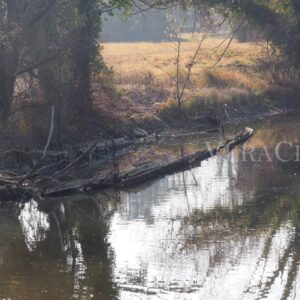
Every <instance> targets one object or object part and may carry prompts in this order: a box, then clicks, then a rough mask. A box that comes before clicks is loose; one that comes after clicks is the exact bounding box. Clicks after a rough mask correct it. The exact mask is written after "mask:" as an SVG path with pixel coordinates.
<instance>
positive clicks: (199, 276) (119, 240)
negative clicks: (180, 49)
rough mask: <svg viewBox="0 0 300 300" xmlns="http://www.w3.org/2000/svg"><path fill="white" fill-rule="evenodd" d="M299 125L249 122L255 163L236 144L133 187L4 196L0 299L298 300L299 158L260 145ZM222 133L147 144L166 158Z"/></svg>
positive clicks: (288, 135)
mask: <svg viewBox="0 0 300 300" xmlns="http://www.w3.org/2000/svg"><path fill="white" fill-rule="evenodd" d="M250 125H251V124H250ZM299 125H300V120H298V118H297V117H285V116H281V117H275V118H272V119H269V120H267V121H261V122H255V124H252V127H255V129H256V135H255V137H254V138H253V139H252V140H251V141H249V142H248V143H247V144H246V145H245V146H246V148H247V149H250V148H251V147H253V148H254V149H255V151H254V152H253V153H254V154H253V155H254V156H255V158H256V159H259V160H260V161H259V162H253V161H251V159H250V157H248V158H247V159H246V161H242V149H241V148H239V149H235V150H234V151H233V152H231V153H223V154H220V155H219V156H217V157H214V158H211V159H209V160H207V161H205V162H203V163H202V165H201V167H198V168H195V169H193V170H190V171H186V172H183V173H178V174H175V175H173V176H168V177H166V178H163V179H161V180H158V181H156V182H153V183H152V184H149V185H148V186H145V187H143V188H140V189H138V190H134V191H127V192H113V191H110V192H105V193H99V194H96V195H90V196H89V197H87V198H86V199H85V200H82V201H80V200H79V199H71V200H68V201H64V202H63V203H56V204H55V203H54V204H53V205H46V206H40V205H38V204H37V203H36V202H35V201H34V200H32V201H31V202H28V203H24V204H12V203H6V204H2V205H1V209H0V237H1V241H0V299H34V300H35V299H103V300H110V299H121V300H123V299H125V300H127V299H147V300H148V299H149V300H152V299H153V300H154V299H155V300H156V299H172V300H173V299H187V300H188V299H191V300H192V299H197V300H198V299H228V300H229V299H300V272H299V263H300V186H299V183H300V163H294V162H285V163H283V162H280V161H278V160H276V159H274V160H272V161H271V162H269V161H267V159H266V158H267V157H266V155H265V151H262V149H263V148H262V147H264V145H266V146H267V147H268V150H269V152H270V155H273V154H274V149H275V146H276V143H277V142H278V141H289V142H292V143H293V144H294V145H300V131H299ZM218 139H220V137H219V136H218V135H214V136H213V135H212V136H202V137H201V136H185V137H184V138H181V139H170V140H169V141H168V142H167V143H162V144H160V145H158V146H156V147H157V149H155V148H151V151H150V152H152V153H155V155H157V153H161V154H162V155H164V153H168V155H167V158H166V159H169V158H170V157H174V156H177V155H181V154H182V153H190V152H193V151H196V150H198V149H199V148H200V147H202V144H203V141H205V140H211V141H214V142H217V141H218ZM147 149H148V152H149V147H146V149H144V152H145V153H146V152H147ZM282 149H283V152H284V153H282V156H284V157H285V155H287V154H291V153H292V154H293V152H295V151H296V148H295V147H293V148H291V147H285V148H284V147H283V148H282ZM139 151H140V152H142V150H139ZM134 156H138V157H140V155H137V154H136V152H134V153H131V154H128V155H127V156H125V157H121V158H120V159H121V160H123V163H124V164H126V163H128V161H132V159H133V157H134ZM148 156H149V153H148V154H147V155H145V157H147V158H148Z"/></svg>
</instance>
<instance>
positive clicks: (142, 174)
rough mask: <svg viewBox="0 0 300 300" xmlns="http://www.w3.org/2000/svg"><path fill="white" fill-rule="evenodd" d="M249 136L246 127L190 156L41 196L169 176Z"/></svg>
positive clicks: (104, 175) (66, 186)
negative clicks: (232, 136)
mask: <svg viewBox="0 0 300 300" xmlns="http://www.w3.org/2000/svg"><path fill="white" fill-rule="evenodd" d="M252 135H253V129H251V128H246V129H245V131H243V132H242V133H240V134H238V135H237V136H236V137H235V138H234V139H232V140H230V141H227V142H226V143H225V144H224V145H222V146H220V147H218V148H215V149H212V150H203V151H198V152H196V153H194V154H192V155H188V156H185V157H183V158H181V159H179V160H176V161H173V162H171V163H162V162H157V161H154V162H147V163H144V164H140V165H138V166H136V167H135V168H133V169H131V170H130V171H128V172H126V173H123V174H122V173H121V174H113V172H106V173H100V174H98V175H96V176H95V177H93V178H92V179H90V180H81V181H74V183H73V184H72V183H67V184H64V185H63V186H62V187H61V188H59V187H58V188H55V191H54V190H53V189H52V190H46V191H45V193H44V194H43V196H45V197H51V196H55V195H56V196H57V195H59V196H62V195H63V194H64V193H68V194H69V193H72V191H74V186H75V187H76V188H75V190H77V191H78V190H80V191H86V190H102V189H107V188H111V187H117V188H120V189H122V188H128V187H133V186H136V185H140V184H143V183H146V182H147V181H151V180H154V179H157V178H161V177H164V176H166V175H171V174H174V173H176V172H180V171H185V170H189V169H191V168H193V167H196V166H198V165H200V164H201V162H202V161H204V160H206V159H208V158H210V157H212V156H215V155H216V154H217V153H218V152H220V151H221V150H223V149H227V150H228V151H231V150H232V149H233V148H234V147H236V146H237V145H240V144H242V143H244V142H246V141H247V140H248V139H249V138H250V137H251V136H252Z"/></svg>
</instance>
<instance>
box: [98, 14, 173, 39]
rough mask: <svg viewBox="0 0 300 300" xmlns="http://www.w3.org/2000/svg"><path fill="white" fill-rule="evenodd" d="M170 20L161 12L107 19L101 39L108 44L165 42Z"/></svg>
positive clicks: (104, 22)
mask: <svg viewBox="0 0 300 300" xmlns="http://www.w3.org/2000/svg"><path fill="white" fill-rule="evenodd" d="M167 27H168V18H167V16H166V14H165V13H164V12H162V11H159V10H151V11H147V12H146V13H143V14H136V15H133V16H130V17H127V18H126V17H121V18H120V16H114V17H107V18H106V19H105V20H104V21H103V25H102V33H101V39H102V40H104V41H108V42H126V41H129V42H135V41H163V40H165V39H166V34H165V32H166V29H167Z"/></svg>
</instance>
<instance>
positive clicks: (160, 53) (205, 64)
mask: <svg viewBox="0 0 300 300" xmlns="http://www.w3.org/2000/svg"><path fill="white" fill-rule="evenodd" d="M221 42H222V39H217V38H214V39H207V40H206V41H205V42H204V44H203V48H202V50H201V51H200V53H199V56H198V58H197V60H196V65H195V67H194V70H193V73H194V74H199V73H201V72H202V71H203V69H206V68H211V67H212V66H213V65H214V63H215V62H216V60H217V59H218V58H219V57H220V55H221V53H222V52H223V50H224V47H225V45H222V46H221V47H219V48H217V46H218V45H220V43H221ZM225 44H226V43H225ZM197 46H198V43H197V42H194V41H190V42H182V46H181V47H182V50H181V66H182V67H183V68H184V67H185V66H186V65H187V64H188V63H189V62H190V61H191V58H192V57H193V55H194V53H195V49H196V48H197ZM261 47H262V46H261V45H258V44H255V43H238V42H237V41H233V42H232V44H231V46H230V48H229V50H228V52H227V53H226V55H225V57H224V59H223V60H222V61H221V62H220V64H219V65H218V69H219V68H232V67H233V68H235V67H240V66H248V67H249V66H253V65H254V64H255V62H256V59H257V58H258V57H259V56H260V50H261ZM102 53H103V56H104V59H105V62H106V63H107V64H108V65H109V66H111V67H113V69H114V70H115V72H116V74H117V75H120V76H126V75H128V74H130V75H131V76H132V75H134V74H141V73H147V72H151V73H153V74H154V75H156V76H165V73H164V71H166V72H170V73H172V72H174V70H175V67H176V44H174V43H171V42H168V43H107V44H104V48H103V52H102ZM155 66H157V67H155ZM163 70H164V71H163Z"/></svg>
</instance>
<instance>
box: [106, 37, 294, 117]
mask: <svg viewBox="0 0 300 300" xmlns="http://www.w3.org/2000/svg"><path fill="white" fill-rule="evenodd" d="M222 42H223V39H221V38H216V37H215V38H212V37H210V38H208V39H206V40H205V41H204V43H203V45H202V48H201V51H200V52H199V55H198V57H197V59H196V63H195V65H194V67H193V69H192V74H191V77H190V80H189V82H188V85H187V88H186V90H185V92H184V96H183V99H182V100H183V104H182V107H183V109H184V110H185V112H186V114H188V115H190V116H191V117H193V118H194V117H197V116H198V115H199V114H200V113H201V112H205V111H209V110H214V107H215V108H217V107H219V106H220V105H222V103H231V104H232V109H233V110H234V109H235V108H236V107H244V106H245V107H246V106H250V107H251V106H253V105H258V106H259V105H260V101H262V99H263V101H265V99H266V102H265V103H264V104H266V105H268V103H267V102H268V101H269V100H270V101H271V102H272V101H273V102H274V103H275V102H276V101H277V102H278V100H279V102H282V101H281V100H284V99H281V98H283V96H284V98H285V99H287V101H289V100H290V99H291V98H293V97H294V95H293V94H291V92H290V89H289V88H288V89H284V88H282V87H278V86H275V85H270V83H269V80H268V79H267V78H266V76H265V75H264V74H261V73H258V71H256V69H257V68H256V66H257V64H258V61H259V59H261V58H262V55H263V50H264V46H265V45H264V43H239V42H238V41H236V40H234V41H233V42H232V43H231V45H230V47H229V49H228V50H227V52H226V54H225V55H224V57H223V59H222V60H221V61H220V62H219V64H218V65H217V66H215V67H214V65H215V63H216V61H218V59H219V58H220V56H222V53H223V52H224V49H225V48H226V45H227V42H224V43H222ZM198 44H199V39H198V41H195V40H193V39H191V38H190V37H187V41H184V42H182V43H181V52H180V78H181V79H180V80H179V82H180V85H181V86H182V83H183V82H184V80H185V76H186V75H185V74H186V72H187V67H186V66H187V65H188V64H189V63H190V62H191V59H192V57H193V56H194V54H195V50H196V49H197V47H198ZM220 45H221V46H220ZM176 47H177V45H176V43H172V42H161V43H153V42H138V43H105V44H104V45H103V50H102V54H103V57H104V60H105V63H106V64H107V65H108V66H109V67H112V68H113V70H114V77H115V83H116V85H117V87H118V90H119V91H121V96H122V97H123V98H125V99H126V100H127V101H129V102H131V103H133V105H136V106H137V107H139V108H141V110H140V112H141V113H142V114H143V112H144V113H145V112H147V113H150V114H156V113H159V115H160V116H162V115H169V116H176V111H177V110H176V109H177V108H176V107H177V101H176V84H175V83H174V79H175V78H176V76H175V74H176V56H177V48H176ZM279 95H281V96H280V99H278V96H279ZM270 101H269V102H270ZM143 107H144V108H143ZM218 109H219V108H217V110H218Z"/></svg>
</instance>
